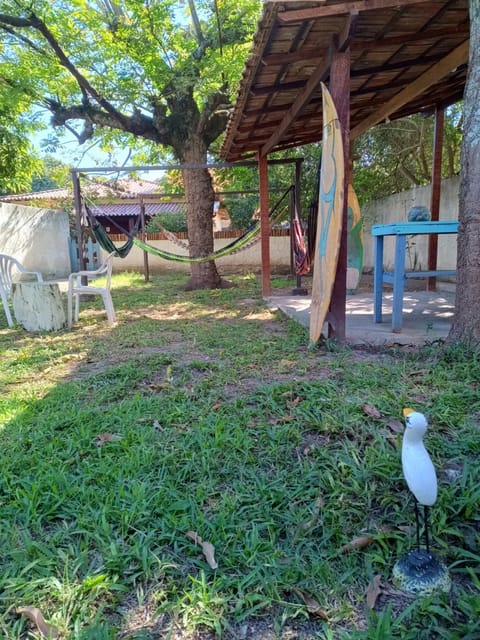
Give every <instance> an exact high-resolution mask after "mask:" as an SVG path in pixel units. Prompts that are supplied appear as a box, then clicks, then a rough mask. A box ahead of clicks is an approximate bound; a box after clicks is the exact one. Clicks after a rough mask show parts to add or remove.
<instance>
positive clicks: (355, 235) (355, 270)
mask: <svg viewBox="0 0 480 640" xmlns="http://www.w3.org/2000/svg"><path fill="white" fill-rule="evenodd" d="M362 269H363V220H362V214H361V212H360V205H359V204H358V199H357V194H356V193H355V189H354V188H353V185H351V184H349V185H348V209H347V292H348V293H355V291H356V290H357V288H358V285H359V284H360V277H361V275H362Z"/></svg>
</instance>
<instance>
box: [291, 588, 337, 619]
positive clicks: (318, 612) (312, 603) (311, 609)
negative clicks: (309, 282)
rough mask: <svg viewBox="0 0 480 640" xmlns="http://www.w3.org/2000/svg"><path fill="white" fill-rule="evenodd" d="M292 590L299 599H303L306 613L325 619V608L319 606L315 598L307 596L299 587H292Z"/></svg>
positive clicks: (326, 616)
mask: <svg viewBox="0 0 480 640" xmlns="http://www.w3.org/2000/svg"><path fill="white" fill-rule="evenodd" d="M292 591H293V593H295V594H296V595H297V596H298V597H299V598H300V600H303V602H304V603H305V606H306V607H307V611H308V613H310V614H311V615H312V616H316V617H317V618H321V619H322V620H327V618H328V615H327V612H326V611H325V609H322V608H321V606H320V605H319V604H318V602H317V601H316V600H315V598H312V596H309V595H308V594H307V593H303V591H300V589H292Z"/></svg>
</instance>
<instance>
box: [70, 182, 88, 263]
mask: <svg viewBox="0 0 480 640" xmlns="http://www.w3.org/2000/svg"><path fill="white" fill-rule="evenodd" d="M70 174H71V176H72V185H73V205H74V208H75V226H76V235H77V245H78V260H79V269H78V271H85V270H86V268H87V261H86V260H85V253H84V251H83V232H82V197H81V194H80V179H79V177H78V171H77V170H76V169H71V170H70Z"/></svg>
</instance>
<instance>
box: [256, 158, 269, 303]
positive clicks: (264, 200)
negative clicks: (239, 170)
mask: <svg viewBox="0 0 480 640" xmlns="http://www.w3.org/2000/svg"><path fill="white" fill-rule="evenodd" d="M257 161H258V175H259V187H260V241H261V250H262V296H263V297H264V298H266V297H268V296H269V295H270V294H271V291H272V289H271V283H270V207H269V197H268V160H267V157H266V156H262V155H260V153H259V154H258V156H257Z"/></svg>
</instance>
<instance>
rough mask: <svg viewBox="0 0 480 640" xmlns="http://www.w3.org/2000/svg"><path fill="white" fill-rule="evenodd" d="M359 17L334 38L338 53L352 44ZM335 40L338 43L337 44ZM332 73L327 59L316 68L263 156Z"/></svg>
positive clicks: (350, 17) (264, 149)
mask: <svg viewBox="0 0 480 640" xmlns="http://www.w3.org/2000/svg"><path fill="white" fill-rule="evenodd" d="M357 19H358V15H356V14H354V15H349V16H348V17H347V19H346V20H345V25H344V28H343V30H342V33H341V34H339V35H338V36H336V35H335V36H334V37H333V38H332V48H333V47H334V46H335V44H336V45H337V46H336V47H335V48H336V49H337V50H338V51H343V50H344V49H345V48H346V47H347V46H348V45H349V43H350V41H351V38H352V34H353V31H354V30H355V26H356V24H357ZM335 40H336V41H337V42H336V43H335ZM329 73H330V59H329V57H327V58H326V59H325V60H322V61H321V62H320V64H319V65H318V66H317V67H316V68H315V70H314V71H313V73H312V75H311V76H310V78H309V79H308V81H307V83H306V85H305V88H304V90H303V92H302V93H300V94H299V95H298V96H297V98H296V100H295V102H294V103H293V104H292V106H291V107H290V109H289V110H288V112H287V113H286V114H285V116H284V117H283V120H282V122H281V123H280V126H279V127H278V128H277V129H276V131H275V133H274V134H273V135H272V136H270V138H269V139H268V141H267V142H266V144H264V145H263V147H262V149H261V154H262V155H265V156H266V155H267V154H268V153H269V152H270V151H271V150H272V149H273V148H274V147H275V145H276V144H278V143H279V142H280V140H281V138H282V136H283V134H284V133H285V132H286V131H287V130H288V129H289V128H290V126H291V124H292V122H293V121H294V120H295V118H296V117H297V115H298V114H299V113H300V111H301V110H302V109H303V108H304V106H305V105H306V104H307V103H308V101H309V100H310V98H311V96H312V94H313V93H314V92H315V91H316V90H317V89H318V85H319V83H320V82H322V81H323V80H325V79H326V78H327V76H328V74H329Z"/></svg>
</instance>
